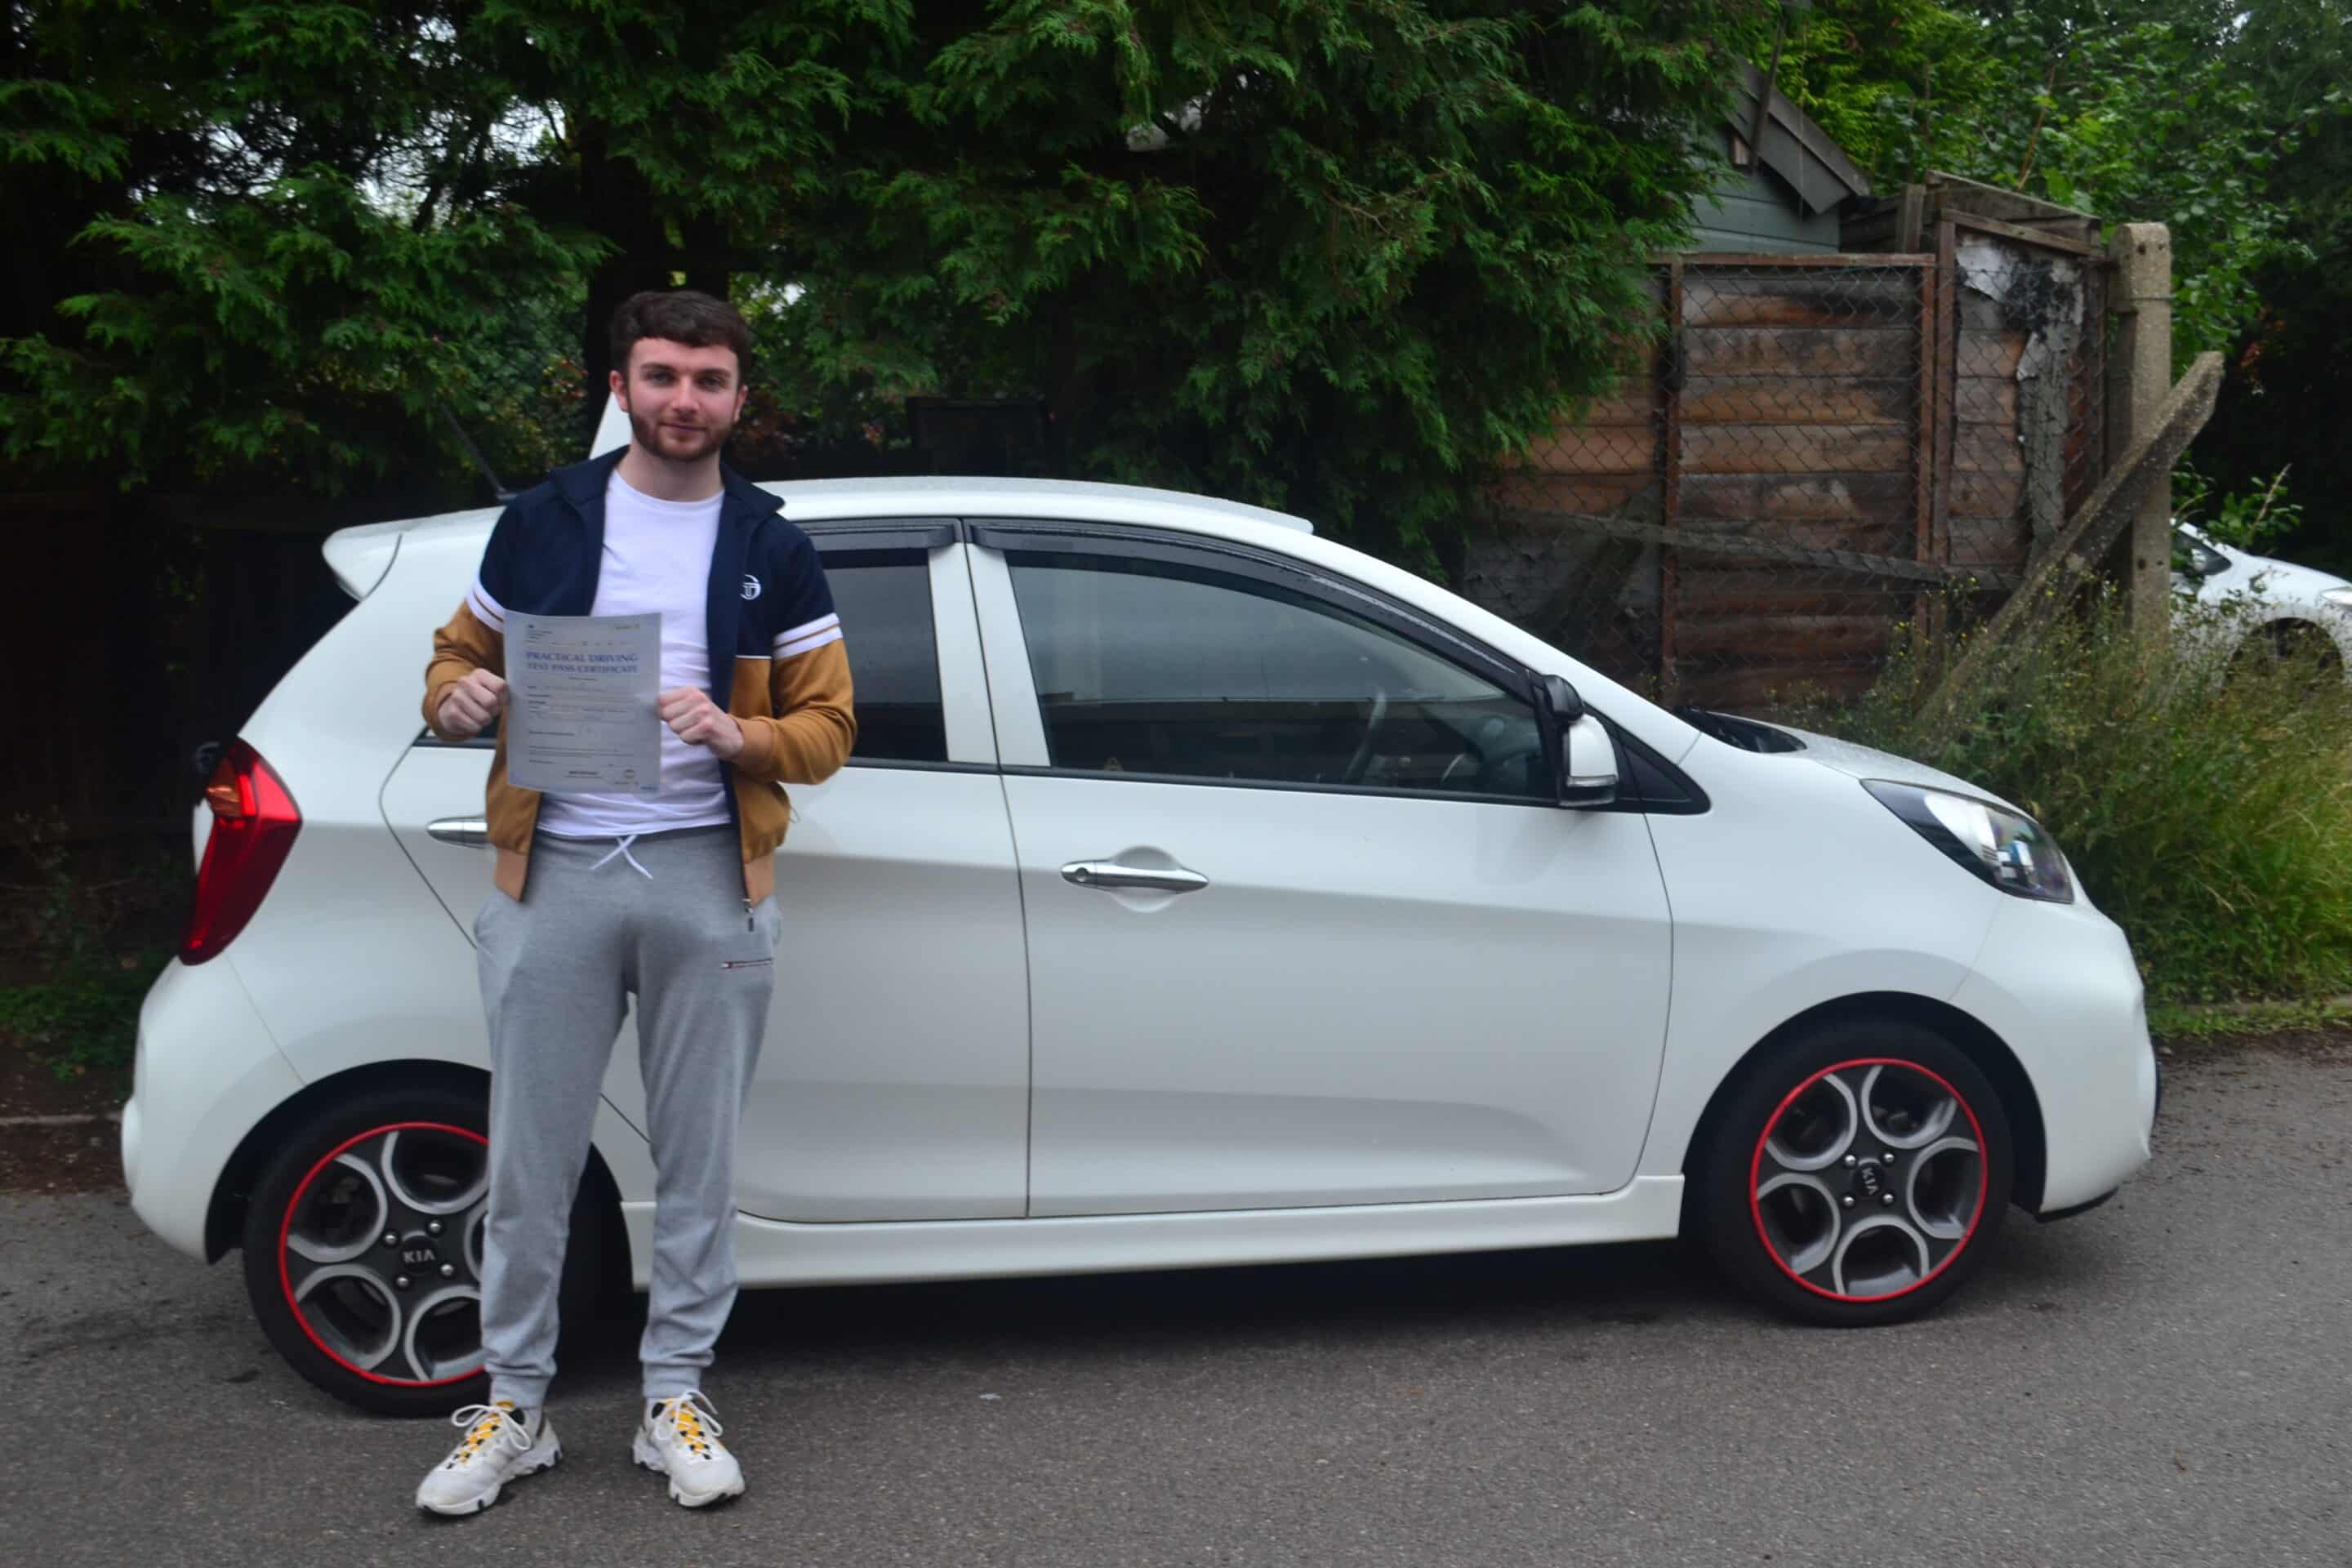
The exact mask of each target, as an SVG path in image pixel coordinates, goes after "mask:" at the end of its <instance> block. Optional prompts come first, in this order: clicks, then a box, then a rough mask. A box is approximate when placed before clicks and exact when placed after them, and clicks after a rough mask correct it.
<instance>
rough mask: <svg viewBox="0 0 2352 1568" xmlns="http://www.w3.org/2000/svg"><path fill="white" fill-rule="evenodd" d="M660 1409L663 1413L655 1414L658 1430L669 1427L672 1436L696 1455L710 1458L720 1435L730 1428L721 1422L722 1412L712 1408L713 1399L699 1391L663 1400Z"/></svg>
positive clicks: (655, 1426)
mask: <svg viewBox="0 0 2352 1568" xmlns="http://www.w3.org/2000/svg"><path fill="white" fill-rule="evenodd" d="M659 1408H660V1411H661V1414H660V1415H656V1416H655V1417H654V1430H655V1431H656V1432H659V1431H661V1430H663V1429H664V1428H667V1430H668V1431H669V1433H670V1435H671V1436H674V1437H675V1438H677V1441H678V1443H679V1444H680V1445H681V1446H683V1447H685V1448H686V1450H687V1451H688V1453H691V1454H692V1455H693V1456H694V1457H695V1458H698V1459H708V1458H710V1449H711V1445H712V1444H714V1443H715V1442H717V1441H718V1438H719V1433H721V1432H723V1431H725V1430H726V1428H725V1427H724V1426H720V1425H719V1416H718V1415H717V1414H716V1413H715V1412H713V1411H712V1410H711V1408H710V1404H709V1401H708V1400H706V1399H704V1398H703V1396H702V1394H701V1392H700V1391H699V1390H697V1391H695V1392H693V1393H690V1394H679V1395H678V1396H677V1398H675V1399H665V1400H662V1401H660V1402H659Z"/></svg>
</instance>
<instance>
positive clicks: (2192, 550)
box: [2172, 529, 2230, 583]
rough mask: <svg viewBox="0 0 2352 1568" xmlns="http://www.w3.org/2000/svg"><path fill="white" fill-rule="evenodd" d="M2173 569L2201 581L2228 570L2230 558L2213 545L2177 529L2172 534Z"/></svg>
mask: <svg viewBox="0 0 2352 1568" xmlns="http://www.w3.org/2000/svg"><path fill="white" fill-rule="evenodd" d="M2172 569H2173V570H2174V571H2175V572H2178V573H2179V574H2181V575H2182V576H2184V577H2192V578H2195V579H2196V580H2197V581H2199V582H2200V583H2201V582H2203V581H2204V580H2205V579H2206V578H2208V577H2215V576H2219V575H2220V574H2222V573H2224V572H2227V571H2228V570H2229V569H2230V559H2229V557H2228V556H2226V555H2223V554H2222V553H2221V552H2220V551H2218V550H2216V549H2214V548H2213V547H2212V546H2211V545H2210V544H2207V543H2205V542H2202V541H2200V540H2196V539H2192V538H2190V537H2189V535H2188V534H2186V533H2182V532H2180V531H2179V530H2177V529H2176V530H2175V531H2173V535H2172Z"/></svg>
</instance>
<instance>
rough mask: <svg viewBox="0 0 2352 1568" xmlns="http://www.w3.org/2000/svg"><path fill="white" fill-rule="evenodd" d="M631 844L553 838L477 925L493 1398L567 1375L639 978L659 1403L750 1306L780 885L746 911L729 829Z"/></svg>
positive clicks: (539, 1391)
mask: <svg viewBox="0 0 2352 1568" xmlns="http://www.w3.org/2000/svg"><path fill="white" fill-rule="evenodd" d="M615 847H616V845H615V841H614V840H613V839H609V838H604V839H572V838H557V837H552V836H551V835H548V834H541V835H540V836H539V837H537V839H536V840H534V841H533V843H532V845H531V851H530V881H529V883H528V885H527V887H526V888H525V890H524V897H523V900H522V901H521V902H517V901H516V900H513V899H509V898H508V897H507V896H506V895H505V894H504V893H501V892H498V891H496V890H495V889H494V890H493V891H492V892H491V894H490V897H489V901H488V902H487V903H486V904H484V905H483V906H482V912H481V914H480V915H479V917H478V918H477V919H476V921H475V922H474V940H475V947H476V951H477V955H478V962H479V964H480V968H481V977H482V1006H483V1010H484V1011H485V1013H487V1014H488V1019H489V1026H490V1210H489V1228H488V1236H487V1237H486V1238H485V1244H484V1247H483V1260H482V1343H483V1346H484V1348H485V1350H486V1351H487V1352H488V1368H489V1373H490V1397H491V1398H493V1399H511V1400H513V1401H514V1402H515V1404H516V1405H519V1406H520V1407H522V1408H524V1409H527V1410H528V1409H537V1408H538V1407H539V1406H540V1405H542V1404H543V1403H544V1402H545V1400H546V1398H547V1385H548V1382H549V1380H550V1379H551V1378H552V1377H553V1376H554V1375H555V1333H556V1305H555V1297H556V1286H557V1282H558V1281H559V1279H561V1278H562V1271H563V1248H564V1243H565V1240H566V1239H567V1237H566V1233H567V1231H568V1229H569V1222H570V1218H571V1209H572V1194H573V1192H574V1191H575V1190H576V1189H577V1188H578V1186H579V1184H580V1175H581V1172H582V1171H583V1169H584V1168H585V1166H586V1164H587V1160H588V1144H589V1133H590V1131H591V1130H592V1129H593V1125H594V1122H595V1120H596V1105H597V1100H598V1099H599V1097H600V1094H601V1092H602V1089H603V1084H604V1069H605V1066H606V1064H607V1063H608V1062H609V1061H610V1060H611V1058H612V1054H613V1042H614V1037H616V1036H617V1035H618V1034H619V1032H620V1027H621V1020H622V1017H623V1010H624V1007H625V1005H626V997H627V995H628V994H631V993H634V994H635V996H636V998H637V1041H638V1055H639V1058H640V1063H639V1065H640V1068H641V1070H642V1072H643V1075H644V1079H645V1088H646V1123H647V1124H646V1133H647V1134H648V1136H649V1137H650V1138H651V1140H652V1143H653V1156H654V1165H655V1167H656V1171H657V1172H658V1175H657V1177H656V1183H655V1188H654V1197H655V1213H654V1256H653V1300H652V1303H651V1306H650V1308H649V1310H648V1311H647V1314H646V1333H645V1340H644V1343H643V1344H642V1346H641V1347H640V1350H639V1355H640V1359H641V1360H642V1361H643V1362H644V1363H645V1394H646V1398H648V1399H667V1398H669V1397H671V1396H673V1395H676V1394H684V1393H686V1392H687V1391H688V1390H689V1389H693V1388H697V1387H699V1386H700V1384H701V1372H702V1369H703V1368H705V1367H707V1366H709V1364H710V1353H711V1346H712V1344H713V1343H714V1342H716V1341H717V1340H718V1338H719V1330H720V1329H721V1328H723V1327H725V1326H726V1322H727V1314H728V1312H729V1310H730V1309H731V1308H732V1307H733V1306H734V1303H735V1194H734V1178H735V1132H736V1128H737V1126H738V1124H739V1123H740V1121H741V1119H742V1107H743V1096H744V1094H745V1092H746V1091H747V1090H748V1089H749V1088H750V1087H751V1070H752V1068H754V1067H755V1066H756V1065H757V1064H758V1061H759V1057H760V1038H761V1032H762V1030H763V1029H764V1028H765V1026H766V1025H767V1019H768V999H769V996H770V994H771V993H772V991H773V990H774V988H775V973H776V971H775V955H776V944H777V942H778V941H779V939H780V938H781V935H782V925H781V921H780V919H779V917H778V915H777V912H776V907H775V901H774V900H772V899H771V900H767V901H766V902H764V903H762V904H761V905H760V906H759V907H758V908H757V909H747V908H746V907H745V905H744V900H743V867H742V860H741V857H740V851H739V850H738V849H737V847H736V835H735V830H734V829H733V828H731V827H723V826H722V827H698V828H688V829H686V830H684V831H681V832H673V833H665V834H648V835H646V836H644V837H639V838H637V839H636V840H635V842H634V843H633V844H632V845H631V846H630V848H629V851H628V854H627V855H626V856H621V855H617V854H615V853H614V850H615ZM633 860H634V861H635V862H636V865H633V864H632V863H631V862H632V861H633ZM600 861H601V862H603V863H602V864H601V865H600V864H599V862H600ZM640 865H641V866H642V867H643V868H644V871H643V872H641V871H639V870H638V869H637V866H640ZM645 873H650V874H651V875H650V876H647V875H646V874H645Z"/></svg>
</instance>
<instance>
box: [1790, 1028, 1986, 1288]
mask: <svg viewBox="0 0 2352 1568" xmlns="http://www.w3.org/2000/svg"><path fill="white" fill-rule="evenodd" d="M1850 1068H1903V1069H1904V1070H1905V1071H1906V1072H1916V1073H1917V1074H1918V1075H1919V1076H1920V1077H1921V1078H1924V1079H1928V1080H1929V1081H1930V1082H1932V1083H1934V1084H1935V1085H1936V1087H1937V1088H1938V1089H1942V1090H1943V1091H1944V1092H1945V1093H1946V1094H1948V1095H1950V1096H1951V1097H1952V1103H1953V1104H1955V1105H1957V1106H1958V1107H1959V1108H1960V1114H1961V1115H1963V1116H1965V1117H1967V1118H1968V1119H1969V1132H1970V1133H1971V1134H1973V1135H1974V1137H1975V1138H1976V1141H1977V1159H1978V1162H1979V1164H1981V1165H1983V1166H1984V1167H1985V1168H1987V1169H1990V1164H1991V1155H1990V1154H1989V1153H1988V1152H1986V1150H1985V1136H1984V1128H1983V1127H1982V1126H1981V1125H1980V1124H1979V1122H1978V1121H1977V1112H1976V1108H1975V1107H1974V1106H1972V1105H1970V1104H1969V1097H1968V1096H1967V1095H1964V1094H1962V1093H1961V1092H1960V1091H1959V1090H1958V1089H1954V1088H1953V1087H1952V1086H1951V1085H1950V1084H1949V1083H1948V1082H1947V1081H1946V1080H1945V1079H1944V1077H1943V1075H1942V1074H1940V1073H1937V1072H1935V1071H1932V1070H1931V1069H1929V1068H1924V1067H1921V1066H1920V1065H1919V1064H1918V1063H1917V1062H1912V1061H1905V1060H1903V1059H1902V1058H1899V1057H1856V1058H1854V1059H1853V1060H1852V1061H1850V1062H1839V1063H1837V1064H1835V1065H1834V1066H1832V1067H1825V1068H1822V1069H1821V1071H1819V1072H1817V1073H1814V1074H1813V1075H1812V1076H1811V1078H1808V1079H1805V1081H1804V1082H1802V1083H1801V1084H1799V1085H1798V1086H1797V1087H1796V1088H1794V1089H1790V1091H1789V1092H1788V1093H1787V1095H1785V1096H1783V1097H1782V1099H1781V1100H1780V1104H1778V1105H1776V1106H1774V1107H1773V1108H1772V1114H1771V1115H1769V1116H1768V1117H1766V1118H1765V1119H1764V1131H1762V1132H1759V1133H1758V1134H1757V1137H1756V1151H1755V1152H1754V1153H1752V1154H1750V1155H1749V1156H1748V1219H1749V1222H1750V1223H1752V1224H1753V1225H1754V1226H1756V1240H1757V1243H1758V1244H1759V1246H1761V1247H1763V1248H1764V1256H1765V1257H1767V1258H1770V1259H1771V1260H1772V1267H1773V1268H1778V1269H1779V1270H1780V1272H1781V1273H1783V1274H1785V1275H1787V1276H1788V1277H1789V1278H1790V1279H1792V1280H1794V1281H1796V1283H1798V1284H1799V1285H1801V1286H1803V1287H1804V1288H1805V1289H1808V1290H1811V1292H1812V1293H1813V1294H1814V1295H1816V1296H1820V1297H1823V1298H1825V1299H1827V1300H1832V1301H1854V1302H1869V1301H1892V1300H1897V1299H1898V1298H1901V1297H1904V1296H1908V1295H1909V1294H1911V1292H1912V1291H1914V1290H1922V1289H1927V1282H1928V1281H1929V1280H1931V1279H1935V1278H1936V1276H1937V1275H1938V1274H1941V1273H1942V1272H1943V1271H1944V1270H1945V1269H1947V1268H1950V1267H1951V1266H1952V1261H1953V1259H1955V1258H1958V1257H1959V1256H1960V1254H1962V1253H1964V1252H1966V1251H1967V1250H1968V1249H1969V1242H1970V1241H1972V1240H1974V1239H1975V1237H1976V1234H1977V1224H1978V1222H1979V1220H1981V1219H1983V1218H1984V1201H1985V1186H1986V1183H1985V1180H1984V1178H1983V1177H1982V1176H1981V1175H1979V1178H1978V1180H1977V1202H1976V1207H1975V1208H1974V1209H1972V1210H1971V1211H1969V1223H1968V1228H1967V1229H1965V1230H1963V1231H1961V1232H1960V1238H1959V1239H1958V1241H1956V1242H1954V1243H1952V1249H1951V1250H1950V1251H1949V1252H1947V1253H1946V1254H1944V1260H1943V1261H1942V1262H1941V1263H1938V1264H1937V1265H1936V1267H1934V1268H1930V1269H1929V1270H1927V1273H1925V1274H1923V1275H1921V1276H1920V1277H1919V1278H1918V1279H1916V1280H1914V1281H1912V1282H1911V1283H1910V1284H1908V1285H1906V1286H1904V1287H1903V1289H1900V1290H1889V1291H1887V1292H1885V1294H1883V1295H1878V1296H1842V1295H1840V1294H1838V1292H1836V1291H1835V1290H1824V1289H1822V1288H1821V1287H1820V1286H1819V1285H1816V1284H1814V1283H1813V1282H1812V1281H1811V1280H1810V1279H1806V1278H1805V1277H1804V1276H1803V1275H1801V1274H1799V1273H1798V1272H1797V1271H1796V1270H1795V1269H1793V1268H1790V1267H1789V1265H1788V1263H1787V1261H1786V1260H1785V1259H1783V1258H1781V1256H1780V1249H1779V1248H1777V1247H1774V1246H1773V1245H1772V1237H1771V1235H1770V1233H1769V1232H1768V1231H1766V1230H1765V1228H1764V1205H1763V1202H1762V1200H1761V1199H1759V1198H1758V1197H1757V1195H1756V1179H1757V1177H1758V1176H1759V1174H1760V1173H1762V1172H1763V1169H1764V1145H1765V1144H1766V1143H1767V1142H1770V1141H1771V1137H1772V1130H1773V1129H1774V1128H1775V1127H1778V1126H1780V1118H1781V1117H1782V1116H1784V1115H1786V1114H1787V1113H1788V1110H1789V1107H1790V1106H1791V1105H1794V1104H1795V1103H1796V1102H1797V1100H1798V1098H1799V1097H1800V1096H1801V1095H1802V1094H1803V1093H1804V1092H1805V1091H1806V1090H1807V1089H1811V1088H1812V1087H1813V1085H1815V1084H1817V1083H1819V1082H1821V1081H1822V1079H1825V1078H1828V1077H1830V1076H1831V1075H1832V1074H1833V1073H1842V1072H1844V1071H1847V1070H1848V1069H1850ZM1856 1114H1857V1116H1859V1114H1860V1112H1859V1111H1858V1110H1857V1112H1856Z"/></svg>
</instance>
